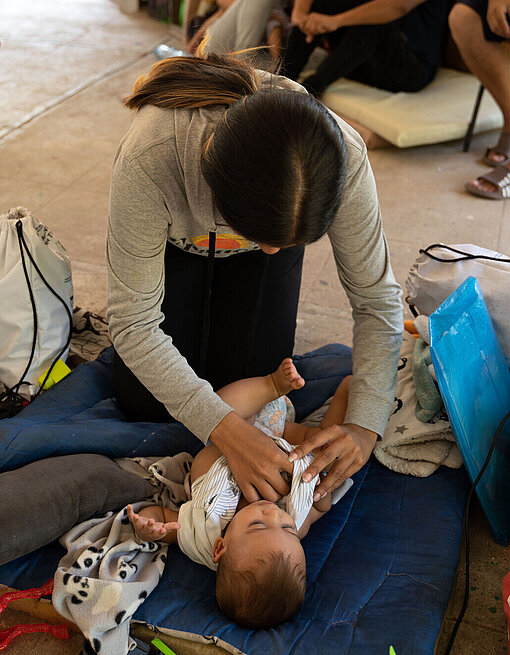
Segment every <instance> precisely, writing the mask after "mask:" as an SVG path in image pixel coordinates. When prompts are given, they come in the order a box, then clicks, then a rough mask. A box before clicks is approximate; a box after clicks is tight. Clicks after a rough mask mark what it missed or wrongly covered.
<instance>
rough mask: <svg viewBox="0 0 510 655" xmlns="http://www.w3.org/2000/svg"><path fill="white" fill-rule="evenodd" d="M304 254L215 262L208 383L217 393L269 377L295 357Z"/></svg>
mask: <svg viewBox="0 0 510 655" xmlns="http://www.w3.org/2000/svg"><path fill="white" fill-rule="evenodd" d="M303 254H304V248H303V247H301V246H294V247H292V248H284V249H282V250H280V251H279V252H278V253H276V254H275V255H266V254H265V253H263V252H261V251H258V252H249V253H241V254H238V255H232V256H231V257H227V258H222V259H217V260H216V261H215V267H214V276H213V295H212V305H211V331H210V340H209V343H210V347H209V351H208V358H207V366H206V379H207V380H209V382H210V383H211V384H212V386H213V387H214V389H219V388H221V387H223V386H225V385H226V384H229V383H230V382H234V381H235V380H240V379H242V378H246V377H255V376H260V375H266V374H267V373H268V372H271V371H274V370H276V368H277V367H278V366H279V364H280V363H281V361H282V360H283V359H285V358H286V357H291V356H292V353H293V350H294V334H295V330H296V316H297V308H298V301H299V288H300V285H301V269H302V264H303Z"/></svg>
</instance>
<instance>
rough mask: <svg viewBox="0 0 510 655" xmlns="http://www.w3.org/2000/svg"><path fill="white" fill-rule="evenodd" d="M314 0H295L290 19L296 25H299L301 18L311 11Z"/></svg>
mask: <svg viewBox="0 0 510 655" xmlns="http://www.w3.org/2000/svg"><path fill="white" fill-rule="evenodd" d="M312 2H313V0H295V2H294V6H293V8H292V13H291V15H290V20H291V22H292V23H293V24H294V25H297V26H298V27H299V24H300V22H301V20H302V19H303V18H304V16H306V15H307V14H308V13H309V11H310V7H311V6H312Z"/></svg>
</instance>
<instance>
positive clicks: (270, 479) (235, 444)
mask: <svg viewBox="0 0 510 655" xmlns="http://www.w3.org/2000/svg"><path fill="white" fill-rule="evenodd" d="M210 439H211V441H212V442H213V444H214V445H215V446H216V447H217V448H219V450H220V451H221V452H222V454H223V455H225V457H226V458H227V462H228V465H229V467H230V470H231V471H232V474H233V476H234V479H235V481H236V482H237V484H238V485H239V487H240V489H241V491H242V493H243V496H244V497H245V498H246V500H247V501H248V502H249V503H253V502H255V501H257V500H260V499H261V498H263V499H265V500H270V501H273V502H274V501H276V500H278V499H279V498H281V497H282V496H285V495H286V494H287V493H289V485H288V483H287V482H285V480H284V479H283V477H282V475H281V472H282V471H287V473H289V474H290V475H291V476H292V471H293V468H294V465H293V464H292V463H291V462H289V461H288V458H287V455H286V453H284V452H283V451H282V450H281V449H280V448H278V446H277V445H276V444H275V443H274V441H273V440H272V439H270V438H269V437H268V436H267V435H265V434H264V433H263V432H262V431H261V430H259V429H258V428H255V427H254V426H253V425H250V424H249V423H247V422H246V421H245V420H244V419H242V418H241V417H240V416H239V415H238V414H236V413H235V412H230V414H227V416H225V418H224V419H223V420H222V421H220V422H219V423H218V425H217V426H216V428H215V429H214V430H213V431H212V433H211V437H210Z"/></svg>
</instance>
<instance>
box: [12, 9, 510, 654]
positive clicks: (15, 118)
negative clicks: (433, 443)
mask: <svg viewBox="0 0 510 655" xmlns="http://www.w3.org/2000/svg"><path fill="white" fill-rule="evenodd" d="M0 40H1V41H2V46H1V48H0V213H3V212H5V211H7V210H8V209H9V208H10V207H13V206H16V205H23V206H26V207H28V208H29V209H30V210H31V211H32V212H33V213H34V214H35V215H36V216H37V217H38V218H39V219H40V220H41V221H42V222H44V223H45V224H46V225H48V227H49V228H50V229H52V230H53V231H54V232H55V234H56V235H57V237H58V238H59V240H60V241H61V242H62V243H63V245H64V246H65V248H66V249H67V250H68V252H69V254H70V256H71V260H72V263H73V279H74V285H75V302H76V304H77V305H79V306H81V307H85V308H87V309H90V310H93V311H95V312H98V313H104V311H105V267H104V238H105V224H106V212H107V204H108V188H109V179H110V168H111V163H112V159H113V156H114V153H115V150H116V148H117V146H118V143H119V141H120V139H121V137H122V136H123V134H124V133H125V131H126V130H127V128H128V126H129V123H130V112H129V111H128V110H127V109H125V108H124V107H123V105H122V98H123V97H124V96H125V95H126V94H127V93H128V92H129V91H130V89H131V87H132V84H133V82H134V80H135V78H136V76H137V75H138V74H139V73H141V72H145V71H147V70H148V69H149V67H150V66H151V65H152V64H153V63H154V61H155V58H154V56H153V55H152V54H151V51H152V49H153V47H154V46H155V45H156V44H158V43H160V42H167V43H170V44H173V45H176V46H177V47H180V46H182V36H181V33H180V30H179V29H178V28H176V27H174V26H168V25H165V24H163V23H158V22H157V21H155V20H153V19H151V18H149V17H148V16H147V14H146V12H145V11H144V10H142V11H140V12H139V13H137V14H134V15H124V14H122V13H121V12H120V11H119V8H118V6H117V4H116V3H115V2H114V1H113V0H81V1H80V2H78V0H30V1H29V0H24V2H10V3H7V2H5V3H2V4H1V7H0ZM495 138H496V136H495V135H494V134H486V135H481V136H478V137H475V139H474V141H473V146H472V152H470V153H468V154H464V153H462V152H461V145H460V144H459V143H458V142H454V143H448V144H440V145H436V146H428V147H421V148H415V149H410V150H405V151H402V150H397V149H395V148H387V149H384V150H378V151H373V152H372V153H370V160H371V163H372V166H373V169H374V173H375V177H376V181H377V187H378V192H379V197H380V201H381V206H382V211H383V219H384V226H385V231H386V234H387V237H388V240H389V245H390V250H391V254H392V262H393V268H394V271H395V274H396V277H397V279H398V281H399V282H400V283H401V284H403V283H404V282H405V279H406V276H407V272H408V270H409V267H410V266H411V264H412V263H413V261H414V259H415V258H416V257H417V254H418V249H419V248H421V247H425V246H427V245H428V244H430V243H434V242H439V241H443V242H446V243H475V244H478V245H480V246H484V247H486V248H492V249H495V250H500V251H502V252H506V253H507V254H508V253H510V203H507V202H494V201H492V202H491V201H486V200H481V199H478V198H474V197H473V196H470V195H468V194H466V193H465V192H464V190H463V187H464V183H465V182H466V181H467V180H468V179H470V178H471V177H473V176H474V175H475V174H479V173H482V172H483V171H485V170H486V168H485V167H483V166H482V165H481V164H480V163H479V159H480V155H481V153H482V152H483V151H484V149H485V148H486V147H487V146H488V145H489V144H491V143H493V142H494V140H495ZM351 331H352V321H351V317H350V308H349V305H348V302H347V300H346V298H345V295H344V294H343V291H342V290H341V289H340V287H339V283H338V280H337V276H336V271H335V267H334V262H333V257H332V254H331V250H330V247H329V242H328V241H326V240H323V241H321V242H319V243H317V244H314V245H312V246H310V247H309V248H307V253H306V259H305V270H304V276H303V287H302V294H301V301H300V308H299V317H298V332H297V344H296V352H305V351H306V350H309V349H311V348H314V347H317V346H319V345H322V344H324V343H327V342H331V341H343V342H344V343H351V341H352V337H351ZM472 530H473V538H472V542H473V543H472V564H471V566H472V571H473V580H472V585H471V588H472V597H471V600H470V605H469V608H468V612H467V614H466V618H465V621H464V625H463V627H462V628H461V630H460V632H459V635H458V638H457V642H456V646H455V647H454V649H453V651H452V653H454V654H456V655H461V654H462V655H479V654H480V653H483V654H484V655H485V654H486V655H489V654H493V653H494V655H496V654H497V655H503V653H505V652H506V646H505V644H506V643H507V641H506V627H505V619H504V615H503V603H502V599H501V580H502V578H503V575H504V574H505V573H506V572H507V571H508V570H510V558H509V552H508V549H505V548H502V547H499V546H497V545H495V544H494V542H493V541H492V538H491V535H490V532H489V528H488V526H487V522H486V520H485V518H484V516H483V515H482V513H481V511H480V510H479V509H478V508H477V507H475V508H474V513H473V525H472ZM0 582H1V581H0ZM460 596H461V585H460V582H459V584H457V585H456V587H455V589H454V593H453V595H452V601H451V603H450V607H449V609H448V611H447V614H446V619H445V624H444V630H443V632H442V635H441V637H440V639H439V642H438V644H440V647H439V648H438V654H439V655H441V653H442V650H443V649H444V646H445V643H446V642H445V638H446V635H447V633H448V631H449V630H451V627H452V621H451V619H452V618H454V617H455V615H456V612H457V611H458V609H459V608H460V605H461V598H460ZM17 618H19V617H17V616H16V615H15V614H13V613H6V614H4V616H3V617H2V621H1V622H0V627H6V626H7V625H12V623H15V622H16V620H15V619H17ZM20 622H21V621H20ZM31 639H33V641H32V642H31V641H30V640H31ZM22 640H24V641H22ZM55 643H56V642H55V640H52V638H50V637H47V636H46V637H44V638H39V637H36V636H34V637H23V638H22V639H20V640H19V641H18V645H14V644H13V645H12V646H11V647H10V648H9V652H10V653H11V652H12V653H13V654H14V655H15V654H16V653H18V652H19V653H26V652H27V651H28V649H29V648H30V649H31V650H32V652H34V653H38V654H43V653H44V654H45V653H55V654H56V653H69V654H71V653H76V652H77V647H76V642H73V643H72V644H68V645H66V644H65V643H64V642H62V644H59V646H58V647H57V646H56V645H55ZM57 648H58V649H59V650H58V649H57ZM370 655H371V654H370ZM374 655H375V654H374ZM399 655H400V654H399Z"/></svg>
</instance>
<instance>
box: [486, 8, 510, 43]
mask: <svg viewBox="0 0 510 655" xmlns="http://www.w3.org/2000/svg"><path fill="white" fill-rule="evenodd" d="M509 13H510V0H489V6H488V8H487V22H488V23H489V27H490V28H491V30H492V31H493V32H494V34H497V35H498V36H501V37H502V38H504V39H509V38H510V26H509V22H510V21H509V19H508V15H509Z"/></svg>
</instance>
